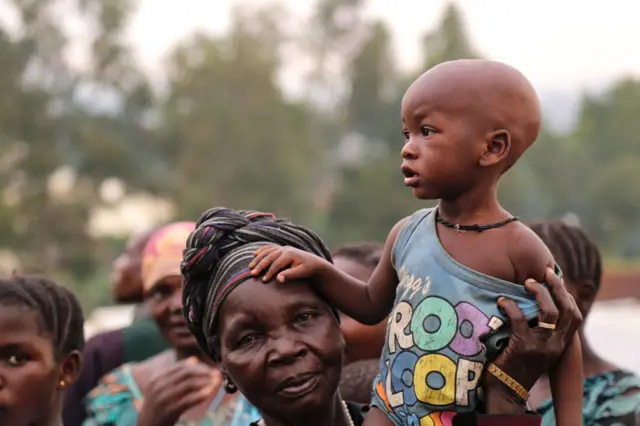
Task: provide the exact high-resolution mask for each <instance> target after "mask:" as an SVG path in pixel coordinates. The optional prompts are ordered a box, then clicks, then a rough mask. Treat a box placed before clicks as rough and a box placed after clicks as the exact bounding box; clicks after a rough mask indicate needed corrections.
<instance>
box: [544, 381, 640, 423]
mask: <svg viewBox="0 0 640 426" xmlns="http://www.w3.org/2000/svg"><path fill="white" fill-rule="evenodd" d="M537 411H538V413H540V414H541V415H542V426H555V424H556V417H555V414H554V412H553V402H552V400H551V399H548V400H547V401H545V402H543V403H542V404H541V405H540V407H538V409H537ZM582 422H583V425H584V426H640V377H639V376H637V375H636V374H634V373H632V372H629V371H625V370H614V371H609V372H607V373H603V374H598V375H596V376H591V377H588V378H586V379H585V380H584V400H583V406H582Z"/></svg>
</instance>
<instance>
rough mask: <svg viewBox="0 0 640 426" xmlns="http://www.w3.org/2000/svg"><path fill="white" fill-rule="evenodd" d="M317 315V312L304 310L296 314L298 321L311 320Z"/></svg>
mask: <svg viewBox="0 0 640 426" xmlns="http://www.w3.org/2000/svg"><path fill="white" fill-rule="evenodd" d="M315 317H316V314H314V313H311V312H304V313H302V314H298V315H297V316H296V321H297V322H309V321H311V320H312V319H314V318H315Z"/></svg>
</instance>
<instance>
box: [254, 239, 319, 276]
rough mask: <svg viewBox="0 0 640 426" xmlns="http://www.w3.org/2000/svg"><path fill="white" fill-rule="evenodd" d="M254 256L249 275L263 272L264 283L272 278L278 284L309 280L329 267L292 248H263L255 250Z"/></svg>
mask: <svg viewBox="0 0 640 426" xmlns="http://www.w3.org/2000/svg"><path fill="white" fill-rule="evenodd" d="M255 256H256V257H255V259H253V261H252V262H251V263H250V264H249V268H251V269H252V271H251V275H253V276H254V277H255V276H258V275H260V274H261V273H263V272H264V274H263V276H262V280H263V281H264V282H268V281H271V280H272V279H273V278H274V277H276V278H277V280H278V281H280V282H285V281H292V280H300V279H305V278H311V277H313V276H315V275H318V274H321V273H322V270H323V269H324V268H326V267H327V266H328V265H330V263H329V262H327V261H326V260H325V259H322V258H320V257H318V256H316V255H314V254H311V253H309V252H306V251H303V250H298V249H296V248H293V247H281V246H275V245H273V246H272V245H269V246H264V247H261V248H259V249H258V250H256V253H255Z"/></svg>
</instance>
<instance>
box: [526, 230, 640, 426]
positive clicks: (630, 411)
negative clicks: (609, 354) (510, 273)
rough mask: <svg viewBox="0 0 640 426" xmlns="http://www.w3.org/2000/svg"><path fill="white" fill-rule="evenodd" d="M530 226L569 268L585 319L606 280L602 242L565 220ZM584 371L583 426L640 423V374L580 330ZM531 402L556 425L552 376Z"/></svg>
mask: <svg viewBox="0 0 640 426" xmlns="http://www.w3.org/2000/svg"><path fill="white" fill-rule="evenodd" d="M530 227H531V229H532V230H533V231H534V232H535V233H536V234H538V236H539V237H540V238H541V239H542V241H544V243H545V244H546V245H547V246H548V247H549V249H550V250H551V253H552V254H553V257H554V259H555V260H556V262H557V263H558V265H559V266H560V268H561V269H562V271H563V272H564V280H565V284H566V286H567V290H568V291H569V293H571V295H572V296H573V297H574V299H575V300H576V303H577V305H578V309H580V312H581V313H582V316H583V318H584V319H585V320H586V319H587V316H588V315H589V311H590V310H591V306H592V305H593V303H594V301H595V299H596V296H597V295H598V290H599V288H600V282H601V279H602V259H601V255H600V251H599V250H598V246H597V245H596V244H595V243H594V242H593V241H592V240H591V239H590V238H589V236H588V235H587V234H586V232H585V231H584V230H582V229H581V228H580V227H578V226H573V225H569V224H566V223H564V222H561V221H545V222H538V223H533V224H531V225H530ZM579 333H580V340H581V342H582V359H583V370H584V403H583V409H582V416H583V424H584V426H614V425H615V426H636V425H640V377H638V376H637V375H636V374H634V373H632V372H630V371H627V370H625V369H622V368H620V367H618V366H617V365H613V364H611V363H610V362H608V361H606V360H604V359H602V358H601V357H600V356H599V355H598V354H597V353H596V351H595V350H594V349H593V348H592V347H591V345H590V344H589V339H587V337H586V336H585V329H584V323H583V324H582V326H581V327H580V329H579ZM529 404H530V405H531V406H532V407H533V408H535V409H536V410H537V411H538V412H539V413H540V414H542V416H543V417H542V424H543V426H553V425H555V424H556V419H555V415H554V412H553V404H552V400H551V390H550V386H549V380H548V378H542V379H540V380H539V381H538V382H537V383H536V385H535V386H534V387H533V389H532V390H531V397H530V399H529Z"/></svg>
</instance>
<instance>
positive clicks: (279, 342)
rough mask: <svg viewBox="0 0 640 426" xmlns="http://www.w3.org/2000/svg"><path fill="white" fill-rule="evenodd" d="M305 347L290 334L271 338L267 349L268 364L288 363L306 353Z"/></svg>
mask: <svg viewBox="0 0 640 426" xmlns="http://www.w3.org/2000/svg"><path fill="white" fill-rule="evenodd" d="M307 352H308V350H307V347H306V346H305V345H304V344H303V343H302V342H300V341H299V340H298V339H295V338H292V336H291V337H290V336H282V337H280V338H277V339H273V340H272V343H271V350H270V351H269V357H268V362H269V363H270V364H290V363H293V362H295V361H296V360H297V359H299V358H303V357H305V356H306V355H307Z"/></svg>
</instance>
